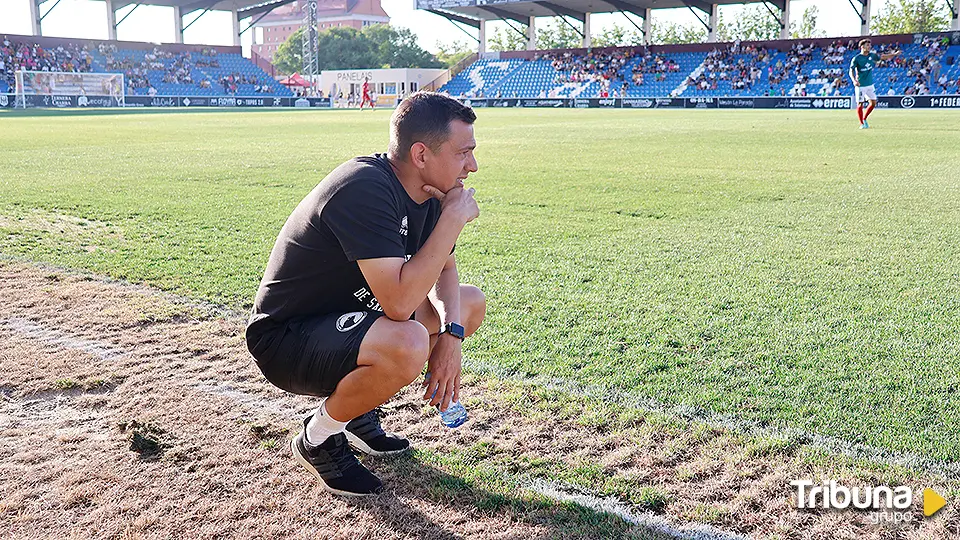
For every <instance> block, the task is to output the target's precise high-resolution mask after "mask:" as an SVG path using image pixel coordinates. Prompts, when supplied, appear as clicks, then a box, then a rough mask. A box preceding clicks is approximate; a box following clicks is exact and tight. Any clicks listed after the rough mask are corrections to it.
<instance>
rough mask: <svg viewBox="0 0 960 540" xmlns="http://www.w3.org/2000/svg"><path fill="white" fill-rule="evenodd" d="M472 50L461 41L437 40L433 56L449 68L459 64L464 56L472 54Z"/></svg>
mask: <svg viewBox="0 0 960 540" xmlns="http://www.w3.org/2000/svg"><path fill="white" fill-rule="evenodd" d="M473 52H474V51H473V49H472V48H471V47H470V45H468V44H466V43H464V42H462V41H454V42H453V43H442V42H440V41H437V54H436V55H435V56H436V57H437V60H439V61H440V63H442V64H443V65H445V66H446V67H448V68H449V67H453V66H455V65H457V64H459V63H460V62H461V61H462V60H463V59H464V58H466V57H468V56H470V55H471V54H473Z"/></svg>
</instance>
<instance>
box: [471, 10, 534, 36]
mask: <svg viewBox="0 0 960 540" xmlns="http://www.w3.org/2000/svg"><path fill="white" fill-rule="evenodd" d="M477 7H479V8H480V9H482V10H484V11H486V12H488V13H492V14H493V15H496V16H497V18H499V19H503V20H504V21H506V20H507V19H510V20H511V21H516V22H518V23H520V24H522V25H525V26H526V25H527V23H529V20H528V19H529V17H524V16H523V15H517V14H516V13H513V12H511V11H507V10H505V9H502V8H498V7H494V6H477ZM524 35H526V34H524Z"/></svg>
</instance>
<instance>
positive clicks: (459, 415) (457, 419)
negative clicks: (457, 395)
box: [424, 373, 467, 428]
mask: <svg viewBox="0 0 960 540" xmlns="http://www.w3.org/2000/svg"><path fill="white" fill-rule="evenodd" d="M424 380H425V381H429V380H430V374H429V373H427V374H426V375H424ZM436 395H437V392H436V390H435V391H434V392H433V395H432V396H430V399H433V398H434V397H435V396H436ZM436 407H437V411H438V412H439V413H440V422H441V423H443V425H445V426H447V427H448V428H457V427H460V426H462V425H463V423H464V422H466V421H467V409H466V408H464V406H463V405H461V404H460V402H459V401H451V402H450V406H449V407H447V410H446V411H441V410H440V405H439V404H437V405H436Z"/></svg>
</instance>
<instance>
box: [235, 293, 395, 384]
mask: <svg viewBox="0 0 960 540" xmlns="http://www.w3.org/2000/svg"><path fill="white" fill-rule="evenodd" d="M381 315H383V313H381V312H378V311H354V312H351V313H333V314H330V315H317V316H312V317H300V318H296V319H291V320H290V321H287V322H283V323H277V322H273V321H270V320H269V319H265V320H260V321H256V322H254V323H251V324H250V325H249V326H248V327H247V332H246V338H247V348H248V349H249V350H250V354H252V355H253V357H254V358H255V359H256V361H257V366H258V367H259V368H260V371H262V372H263V375H264V376H265V377H266V378H267V380H268V381H270V382H271V383H273V384H274V385H276V386H277V387H279V388H281V389H283V390H286V391H287V392H292V393H294V394H303V395H308V396H320V397H325V396H329V395H330V394H332V393H333V391H334V390H335V389H336V388H337V384H339V383H340V381H341V380H342V379H343V378H344V377H346V376H347V374H348V373H350V372H351V371H353V370H354V369H356V367H357V355H358V354H359V352H360V342H362V341H363V336H365V335H366V334H367V331H368V330H370V327H371V326H373V323H374V322H375V321H376V320H377V319H378V318H379V317H380V316H381Z"/></svg>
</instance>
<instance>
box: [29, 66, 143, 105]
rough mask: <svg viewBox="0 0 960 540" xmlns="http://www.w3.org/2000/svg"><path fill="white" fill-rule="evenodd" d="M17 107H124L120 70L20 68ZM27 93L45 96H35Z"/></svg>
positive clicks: (123, 85)
mask: <svg viewBox="0 0 960 540" xmlns="http://www.w3.org/2000/svg"><path fill="white" fill-rule="evenodd" d="M15 78H16V83H15V84H16V97H15V98H14V99H15V100H16V101H15V103H14V106H15V107H20V108H24V109H25V108H27V107H65V106H71V105H73V104H74V102H73V98H74V97H75V98H76V103H75V104H76V105H77V106H79V107H87V106H90V107H97V106H101V107H104V106H114V107H122V106H123V98H124V89H125V88H126V85H125V84H124V80H123V74H121V73H72V72H63V71H22V70H21V71H17V72H16V74H15ZM28 96H44V97H43V98H33V97H28Z"/></svg>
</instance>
